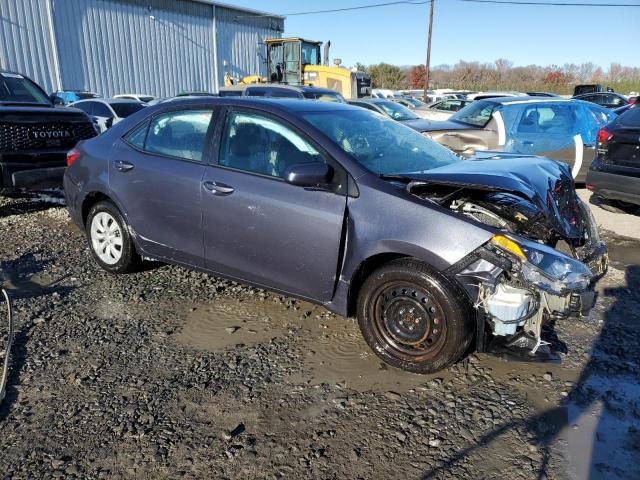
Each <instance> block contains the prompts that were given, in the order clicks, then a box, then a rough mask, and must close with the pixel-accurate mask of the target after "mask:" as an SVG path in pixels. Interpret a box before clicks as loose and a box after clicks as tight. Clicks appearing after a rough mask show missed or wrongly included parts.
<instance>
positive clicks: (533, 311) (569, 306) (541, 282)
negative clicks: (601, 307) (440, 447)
mask: <svg viewBox="0 0 640 480" xmlns="http://www.w3.org/2000/svg"><path fill="white" fill-rule="evenodd" d="M496 237H501V238H502V240H503V242H496V243H493V240H492V242H490V243H489V244H487V245H484V246H483V247H481V248H479V249H478V250H476V251H475V252H474V253H473V254H472V255H470V256H469V257H468V258H466V259H465V260H464V261H463V262H459V263H458V264H456V265H454V266H453V267H452V269H450V272H449V273H450V274H453V275H454V276H455V277H456V279H457V280H458V281H459V282H460V283H461V284H462V285H463V286H464V287H465V289H466V290H467V292H468V293H469V295H470V297H471V299H472V302H473V305H474V307H475V309H476V311H477V312H478V318H479V323H478V331H477V339H478V340H477V345H476V347H477V349H478V350H480V351H483V350H485V347H487V345H488V346H489V347H491V346H493V347H495V346H496V345H499V348H497V350H499V351H501V352H504V351H506V350H509V349H515V350H516V351H517V352H518V356H519V357H522V356H523V355H524V356H525V357H527V358H529V357H536V358H537V359H539V358H538V357H539V356H540V352H543V351H545V350H546V351H547V353H549V352H550V351H549V349H548V348H547V347H546V346H545V345H546V342H545V341H544V340H543V339H542V326H543V325H545V324H548V323H552V322H553V321H555V320H558V319H566V318H578V317H583V316H586V315H588V314H589V311H590V310H591V309H592V308H593V306H594V305H595V301H596V293H595V290H594V287H595V284H596V282H597V281H598V279H600V278H601V277H602V276H603V275H604V274H605V273H606V271H607V268H608V254H607V247H606V245H605V244H604V243H602V242H601V241H600V240H599V237H597V232H596V235H595V236H593V237H591V238H590V241H589V242H587V244H585V245H584V246H583V247H581V248H580V251H579V252H576V256H577V257H578V258H570V257H568V256H567V255H564V254H562V253H561V252H559V251H557V250H555V249H551V248H550V247H545V246H542V245H540V244H537V243H535V242H531V241H528V240H526V239H522V238H516V237H505V236H502V235H497V236H496ZM496 237H494V238H496ZM510 238H513V240H512V241H511V243H512V244H513V245H515V247H513V248H514V251H516V253H519V254H520V255H521V256H522V257H521V258H519V257H518V255H515V254H512V252H511V251H509V250H508V249H505V246H504V245H508V244H509V241H510ZM505 239H506V241H504V240H505ZM516 242H520V243H516ZM518 249H519V251H518ZM554 262H558V263H557V264H556V263H554ZM550 265H551V267H557V265H562V266H563V267H564V268H565V270H564V271H563V272H562V273H563V274H562V275H559V276H558V277H557V278H552V276H550V275H549V272H554V271H556V272H557V270H556V269H554V268H550V267H549V266H550ZM489 340H491V341H490V342H489ZM493 347H491V348H487V349H488V350H491V351H495V350H496V348H493ZM548 356H549V355H548Z"/></svg>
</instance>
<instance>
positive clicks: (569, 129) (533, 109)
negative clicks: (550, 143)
mask: <svg viewBox="0 0 640 480" xmlns="http://www.w3.org/2000/svg"><path fill="white" fill-rule="evenodd" d="M575 127H576V116H575V114H574V112H573V110H572V109H571V108H570V107H569V106H568V105H561V104H559V105H527V106H526V107H525V108H524V112H523V114H522V116H521V117H520V121H519V123H518V133H539V134H571V133H573V132H574V130H575Z"/></svg>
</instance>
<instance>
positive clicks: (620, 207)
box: [600, 198, 640, 214]
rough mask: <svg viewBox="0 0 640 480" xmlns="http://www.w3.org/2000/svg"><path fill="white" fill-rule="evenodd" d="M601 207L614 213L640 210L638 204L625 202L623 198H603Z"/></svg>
mask: <svg viewBox="0 0 640 480" xmlns="http://www.w3.org/2000/svg"><path fill="white" fill-rule="evenodd" d="M600 208H602V209H603V210H606V211H607V212H612V213H631V214H633V213H636V211H638V210H640V207H639V206H638V205H634V204H632V203H627V202H623V201H621V200H609V199H607V198H603V199H602V203H600Z"/></svg>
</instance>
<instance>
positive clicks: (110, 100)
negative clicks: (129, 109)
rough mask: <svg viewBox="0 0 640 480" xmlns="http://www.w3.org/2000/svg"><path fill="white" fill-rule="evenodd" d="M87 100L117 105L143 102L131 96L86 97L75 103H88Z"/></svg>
mask: <svg viewBox="0 0 640 480" xmlns="http://www.w3.org/2000/svg"><path fill="white" fill-rule="evenodd" d="M86 102H98V103H106V104H108V105H116V104H119V103H143V102H140V101H138V100H133V99H131V98H85V99H84V100H78V101H77V102H75V103H86Z"/></svg>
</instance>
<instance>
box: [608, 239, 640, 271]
mask: <svg viewBox="0 0 640 480" xmlns="http://www.w3.org/2000/svg"><path fill="white" fill-rule="evenodd" d="M604 241H605V243H606V244H607V248H608V249H609V258H610V259H611V264H612V265H613V266H615V267H617V268H620V269H623V270H624V268H625V267H629V266H632V265H640V241H639V240H631V239H628V238H622V237H618V236H614V235H606V236H605V238H604Z"/></svg>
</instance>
